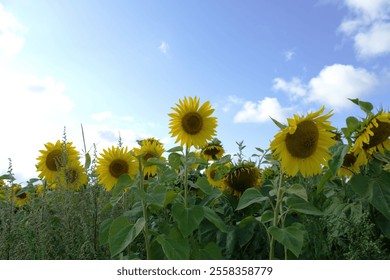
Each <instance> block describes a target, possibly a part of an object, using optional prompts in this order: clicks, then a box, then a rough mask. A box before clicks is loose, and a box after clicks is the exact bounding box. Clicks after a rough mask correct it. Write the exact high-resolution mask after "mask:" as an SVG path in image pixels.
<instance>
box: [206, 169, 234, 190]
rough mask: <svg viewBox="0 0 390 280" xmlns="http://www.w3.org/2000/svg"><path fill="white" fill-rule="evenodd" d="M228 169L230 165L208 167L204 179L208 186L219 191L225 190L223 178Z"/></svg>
mask: <svg viewBox="0 0 390 280" xmlns="http://www.w3.org/2000/svg"><path fill="white" fill-rule="evenodd" d="M229 169H230V163H227V164H224V165H214V164H212V165H210V166H208V167H207V168H206V172H205V173H206V177H207V180H208V181H209V183H210V185H212V186H213V187H218V188H219V189H220V190H221V191H223V190H224V189H225V184H224V177H225V175H226V173H227V172H228V171H229Z"/></svg>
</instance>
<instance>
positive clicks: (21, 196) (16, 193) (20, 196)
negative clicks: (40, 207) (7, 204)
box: [11, 184, 30, 207]
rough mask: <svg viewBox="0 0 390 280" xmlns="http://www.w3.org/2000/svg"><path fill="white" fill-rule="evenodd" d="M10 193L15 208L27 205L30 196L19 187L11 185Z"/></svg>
mask: <svg viewBox="0 0 390 280" xmlns="http://www.w3.org/2000/svg"><path fill="white" fill-rule="evenodd" d="M11 193H12V195H13V197H12V200H13V202H14V203H15V206H16V207H22V206H23V205H26V204H27V203H28V201H29V198H30V195H29V193H28V192H26V191H23V188H22V186H21V185H19V184H13V185H12V187H11Z"/></svg>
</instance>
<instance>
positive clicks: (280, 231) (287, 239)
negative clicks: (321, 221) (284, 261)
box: [268, 224, 305, 257]
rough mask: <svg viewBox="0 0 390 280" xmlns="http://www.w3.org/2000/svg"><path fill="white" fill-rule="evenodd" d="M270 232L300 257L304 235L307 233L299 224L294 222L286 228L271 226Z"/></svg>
mask: <svg viewBox="0 0 390 280" xmlns="http://www.w3.org/2000/svg"><path fill="white" fill-rule="evenodd" d="M268 232H269V233H270V234H271V235H272V236H273V237H274V238H275V240H276V241H278V242H279V243H280V244H282V245H283V246H285V247H286V248H287V249H288V250H290V251H291V252H293V254H294V255H295V256H296V257H299V255H300V253H301V251H302V247H303V240H304V239H303V236H304V234H305V231H303V230H302V229H301V228H300V226H299V225H296V224H293V225H291V226H288V227H285V228H278V227H275V226H271V227H270V228H268Z"/></svg>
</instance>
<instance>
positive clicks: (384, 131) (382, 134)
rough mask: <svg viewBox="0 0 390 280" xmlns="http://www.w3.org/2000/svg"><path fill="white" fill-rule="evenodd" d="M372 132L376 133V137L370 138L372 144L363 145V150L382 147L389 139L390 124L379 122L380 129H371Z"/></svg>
mask: <svg viewBox="0 0 390 280" xmlns="http://www.w3.org/2000/svg"><path fill="white" fill-rule="evenodd" d="M371 131H372V132H373V133H374V135H372V136H371V137H370V143H368V144H366V143H364V144H363V149H365V150H367V149H370V148H372V147H375V146H377V145H380V144H382V143H383V142H385V141H386V140H387V139H389V136H390V123H387V122H380V121H378V127H375V126H374V127H373V128H371Z"/></svg>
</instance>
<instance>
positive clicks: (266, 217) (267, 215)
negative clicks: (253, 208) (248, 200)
mask: <svg viewBox="0 0 390 280" xmlns="http://www.w3.org/2000/svg"><path fill="white" fill-rule="evenodd" d="M273 219H274V212H273V211H271V210H266V211H264V213H263V214H262V215H261V216H260V217H258V218H256V220H259V221H260V222H262V223H268V222H270V221H272V220H273Z"/></svg>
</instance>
